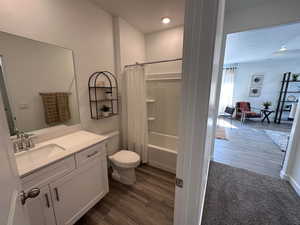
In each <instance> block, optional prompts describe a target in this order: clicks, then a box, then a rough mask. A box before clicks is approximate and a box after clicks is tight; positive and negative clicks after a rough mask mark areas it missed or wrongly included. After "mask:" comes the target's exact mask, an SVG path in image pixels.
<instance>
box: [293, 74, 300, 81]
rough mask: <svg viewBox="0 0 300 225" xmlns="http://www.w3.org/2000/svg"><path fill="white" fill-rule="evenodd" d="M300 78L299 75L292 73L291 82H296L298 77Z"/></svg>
mask: <svg viewBox="0 0 300 225" xmlns="http://www.w3.org/2000/svg"><path fill="white" fill-rule="evenodd" d="M299 76H300V74H299V73H297V74H296V73H294V74H293V75H292V79H293V81H298V77H299Z"/></svg>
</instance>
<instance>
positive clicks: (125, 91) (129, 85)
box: [122, 65, 148, 163]
mask: <svg viewBox="0 0 300 225" xmlns="http://www.w3.org/2000/svg"><path fill="white" fill-rule="evenodd" d="M122 76H123V77H122V140H123V147H125V148H127V149H128V150H132V151H134V152H136V153H138V154H139V155H140V157H141V159H142V162H144V163H145V162H147V160H148V154H147V148H148V120H147V105H146V80H145V70H144V67H143V66H140V65H136V66H133V67H129V68H126V69H125V72H124V73H123V75H122Z"/></svg>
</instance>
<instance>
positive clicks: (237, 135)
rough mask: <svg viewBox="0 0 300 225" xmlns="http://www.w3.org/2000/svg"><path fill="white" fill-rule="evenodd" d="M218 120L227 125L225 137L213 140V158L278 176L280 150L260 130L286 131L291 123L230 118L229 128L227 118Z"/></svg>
mask: <svg viewBox="0 0 300 225" xmlns="http://www.w3.org/2000/svg"><path fill="white" fill-rule="evenodd" d="M221 120H223V121H221V123H220V124H221V125H222V124H223V126H225V127H226V126H227V127H226V135H227V139H228V140H220V139H216V141H215V151H214V161H216V162H220V163H224V164H227V165H230V166H233V167H237V168H243V169H247V170H250V171H253V172H256V173H260V174H264V175H269V176H273V177H279V174H280V170H281V163H282V161H283V157H284V153H283V152H282V151H281V150H280V148H279V147H278V146H277V145H276V144H275V143H274V142H273V141H272V139H271V138H270V137H269V136H267V135H266V133H265V132H264V130H276V131H284V132H289V131H290V130H291V124H287V123H286V124H279V125H278V124H274V123H270V124H267V123H261V122H260V121H251V120H249V121H246V122H245V124H243V125H242V124H241V123H240V122H239V121H236V120H233V121H232V128H230V127H229V126H230V120H227V119H226V120H224V119H221ZM224 121H225V122H224Z"/></svg>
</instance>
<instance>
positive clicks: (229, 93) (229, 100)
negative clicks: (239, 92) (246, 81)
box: [219, 68, 236, 114]
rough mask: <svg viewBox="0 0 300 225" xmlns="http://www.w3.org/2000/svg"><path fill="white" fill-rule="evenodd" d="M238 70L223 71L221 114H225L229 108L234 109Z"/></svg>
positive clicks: (227, 69)
mask: <svg viewBox="0 0 300 225" xmlns="http://www.w3.org/2000/svg"><path fill="white" fill-rule="evenodd" d="M235 73H236V68H226V69H223V77H222V84H221V93H220V103H219V114H222V113H224V111H225V108H226V107H227V106H229V107H233V90H234V78H235Z"/></svg>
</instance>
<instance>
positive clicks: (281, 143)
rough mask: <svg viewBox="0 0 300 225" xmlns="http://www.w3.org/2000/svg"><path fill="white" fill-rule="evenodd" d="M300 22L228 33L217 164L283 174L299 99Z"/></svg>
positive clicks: (274, 174) (277, 174)
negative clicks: (282, 169) (281, 171)
mask: <svg viewBox="0 0 300 225" xmlns="http://www.w3.org/2000/svg"><path fill="white" fill-rule="evenodd" d="M299 37H300V24H299V23H294V24H288V25H281V26H274V27H269V28H263V29H256V30H249V31H244V32H238V33H233V34H228V35H227V39H226V49H225V59H224V69H223V78H222V84H221V94H220V105H219V112H218V115H219V117H218V125H217V133H216V138H217V139H216V142H215V151H214V160H215V161H217V162H221V163H225V164H228V165H231V166H234V167H239V168H245V169H249V170H251V171H254V172H257V173H261V174H266V175H270V176H274V177H279V176H280V170H281V168H282V166H283V161H284V158H285V153H286V151H287V145H288V141H289V137H290V132H291V128H292V124H293V121H294V118H295V114H296V109H297V105H298V98H299V95H300V67H299V60H300V50H299V49H300V46H299V41H298V39H299Z"/></svg>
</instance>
